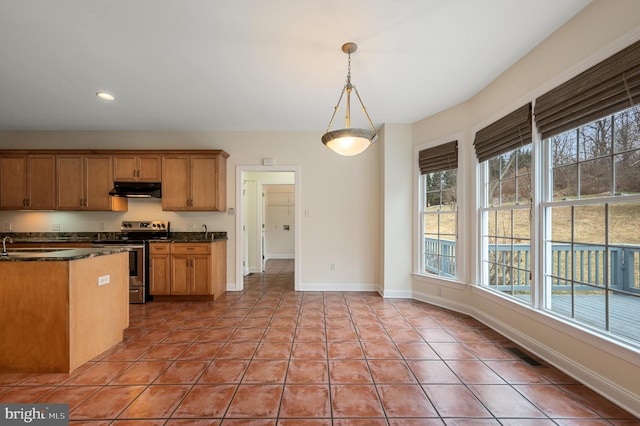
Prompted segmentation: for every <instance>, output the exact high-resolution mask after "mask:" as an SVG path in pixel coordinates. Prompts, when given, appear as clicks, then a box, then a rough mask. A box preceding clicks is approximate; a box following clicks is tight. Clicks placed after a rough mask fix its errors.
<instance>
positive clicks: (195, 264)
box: [191, 256, 213, 295]
mask: <svg viewBox="0 0 640 426" xmlns="http://www.w3.org/2000/svg"><path fill="white" fill-rule="evenodd" d="M210 259H211V257H210V256H193V257H191V269H192V271H191V273H192V275H191V276H192V278H193V281H192V285H191V294H206V295H211V294H213V291H212V288H211V271H210V268H209V265H210V264H211V261H210Z"/></svg>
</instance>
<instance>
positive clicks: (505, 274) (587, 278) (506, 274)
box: [424, 237, 640, 293]
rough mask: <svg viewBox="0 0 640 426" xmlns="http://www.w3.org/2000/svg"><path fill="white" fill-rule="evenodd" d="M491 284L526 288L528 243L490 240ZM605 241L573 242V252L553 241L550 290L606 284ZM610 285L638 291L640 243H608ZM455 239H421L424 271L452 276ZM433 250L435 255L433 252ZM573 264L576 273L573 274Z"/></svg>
mask: <svg viewBox="0 0 640 426" xmlns="http://www.w3.org/2000/svg"><path fill="white" fill-rule="evenodd" d="M488 249H489V260H490V262H489V267H490V275H491V276H490V285H496V286H498V287H503V286H504V287H505V289H506V288H507V287H511V286H517V287H518V289H519V290H523V291H526V290H528V287H529V285H530V283H529V271H530V270H531V268H530V261H531V256H530V246H529V245H528V244H513V245H511V244H490V245H489V247H488ZM606 250H607V248H606V247H605V246H604V245H595V244H575V245H574V246H573V256H572V255H571V252H572V250H571V244H552V245H551V251H552V259H551V271H550V273H549V274H548V275H549V276H550V277H551V279H552V286H553V290H558V291H561V290H570V289H571V281H572V280H574V281H575V282H576V283H577V286H576V287H577V288H575V287H574V289H576V290H589V289H590V290H593V289H594V287H595V288H596V289H597V288H602V289H604V288H605V256H606ZM608 251H609V257H608V268H607V269H608V271H609V272H608V273H609V288H612V289H617V290H623V291H628V292H632V293H640V246H638V245H631V244H626V245H622V244H618V245H616V246H615V247H609V248H608ZM455 252H456V243H455V241H449V240H437V239H434V238H427V237H425V239H424V253H425V259H424V265H425V269H426V271H427V272H431V273H435V274H438V275H441V276H448V277H454V276H455ZM433 254H436V255H433ZM572 265H575V267H574V270H575V275H574V276H573V277H572V274H571V270H572Z"/></svg>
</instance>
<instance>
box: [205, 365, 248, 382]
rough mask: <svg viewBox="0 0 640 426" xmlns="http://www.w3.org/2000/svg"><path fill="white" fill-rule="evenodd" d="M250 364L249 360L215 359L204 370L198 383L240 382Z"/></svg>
mask: <svg viewBox="0 0 640 426" xmlns="http://www.w3.org/2000/svg"><path fill="white" fill-rule="evenodd" d="M248 366H249V361H248V360H215V361H213V362H212V363H211V364H209V367H207V369H206V370H204V372H203V373H202V376H200V379H198V384H204V383H211V384H215V383H236V384H239V383H240V381H241V380H242V376H243V375H244V373H245V371H246V370H247V367H248Z"/></svg>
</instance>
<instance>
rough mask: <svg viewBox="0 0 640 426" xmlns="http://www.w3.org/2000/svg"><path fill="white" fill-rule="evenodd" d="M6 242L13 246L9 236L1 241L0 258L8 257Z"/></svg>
mask: <svg viewBox="0 0 640 426" xmlns="http://www.w3.org/2000/svg"><path fill="white" fill-rule="evenodd" d="M7 240H9V242H10V243H11V244H13V240H12V239H11V237H10V236H8V235H7V236H6V237H4V238H3V239H2V253H0V256H9V253H7Z"/></svg>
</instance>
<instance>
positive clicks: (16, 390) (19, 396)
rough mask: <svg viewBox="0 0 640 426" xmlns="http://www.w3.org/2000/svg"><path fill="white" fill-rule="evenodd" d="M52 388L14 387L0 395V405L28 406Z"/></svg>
mask: <svg viewBox="0 0 640 426" xmlns="http://www.w3.org/2000/svg"><path fill="white" fill-rule="evenodd" d="M54 389H55V387H53V386H16V387H11V388H9V389H8V390H6V391H5V392H2V393H0V403H3V404H30V403H34V402H36V401H38V400H39V399H40V398H42V397H43V396H45V395H47V394H48V393H49V392H51V391H52V390H54Z"/></svg>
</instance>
